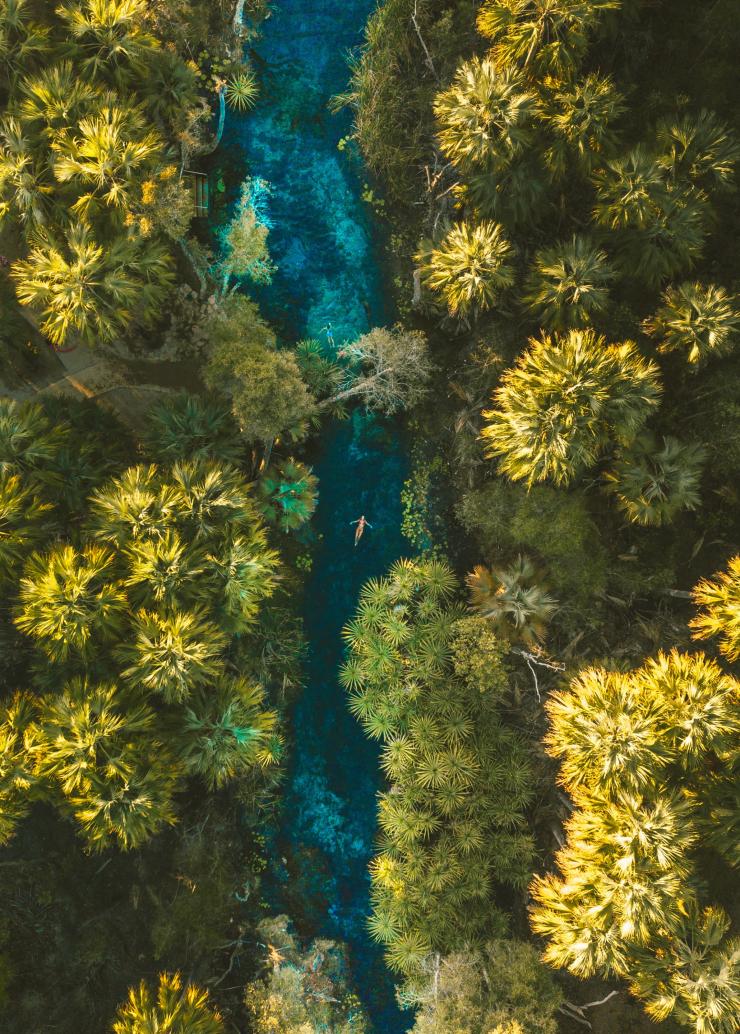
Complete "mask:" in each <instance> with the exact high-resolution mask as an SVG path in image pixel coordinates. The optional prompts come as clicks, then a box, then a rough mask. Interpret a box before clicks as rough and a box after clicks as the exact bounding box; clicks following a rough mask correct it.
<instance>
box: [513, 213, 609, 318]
mask: <svg viewBox="0 0 740 1034" xmlns="http://www.w3.org/2000/svg"><path fill="white" fill-rule="evenodd" d="M613 280H614V273H613V272H612V270H611V268H610V266H609V262H608V260H607V257H606V253H605V252H603V251H601V250H600V249H599V248H597V247H596V246H595V245H594V244H593V243H592V242H591V241H590V240H589V239H588V238H587V237H583V236H580V235H577V234H576V235H574V236H573V239H572V240H571V241H569V242H568V243H563V244H555V245H553V246H551V247H548V248H543V249H542V250H541V251H538V252H537V254H536V255H535V259H534V268H533V269H532V272H531V273H530V275H529V279H528V281H527V294H526V301H527V304H528V306H529V308H530V309H531V310H532V312H533V314H534V316H535V317H536V318H537V319H538V320H540V321H541V324H542V326H544V327H546V328H548V329H552V330H566V329H567V328H569V327H583V326H586V325H588V324H589V323H591V321H592V318H593V317H594V316H596V315H599V314H600V313H603V312H604V310H605V309H606V307H607V304H608V302H609V286H610V284H611V282H612V281H613Z"/></svg>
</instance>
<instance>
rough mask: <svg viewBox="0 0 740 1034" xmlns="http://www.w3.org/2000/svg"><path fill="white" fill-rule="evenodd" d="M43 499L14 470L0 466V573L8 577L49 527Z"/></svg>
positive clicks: (48, 514)
mask: <svg viewBox="0 0 740 1034" xmlns="http://www.w3.org/2000/svg"><path fill="white" fill-rule="evenodd" d="M51 510H52V507H51V504H50V503H45V502H43V501H42V500H41V499H39V497H38V496H37V495H36V493H35V492H34V490H33V488H32V487H31V486H29V485H27V484H24V483H23V480H22V479H21V477H20V476H19V475H18V474H10V473H8V472H7V471H4V470H0V576H1V577H2V578H5V579H10V578H12V577H13V576H14V575H16V574H17V570H18V567H19V566H20V564H21V562H22V561H23V560H24V559H25V558H26V557H27V556H28V554H29V553H30V552H31V550H32V549H33V548H34V546H37V545H39V544H40V543H41V541H42V540H43V539H44V538H45V536H46V535H47V534H48V531H49V517H50V511H51Z"/></svg>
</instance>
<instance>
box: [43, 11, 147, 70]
mask: <svg viewBox="0 0 740 1034" xmlns="http://www.w3.org/2000/svg"><path fill="white" fill-rule="evenodd" d="M58 13H59V16H60V17H61V18H62V19H63V21H64V22H65V23H66V30H67V33H68V35H69V39H70V41H71V43H72V44H73V47H74V53H75V54H76V55H77V54H79V55H80V57H81V58H82V68H83V69H84V70H85V72H86V73H88V74H89V75H90V77H91V78H92V79H93V80H95V79H103V80H108V81H109V82H113V83H115V84H116V85H117V86H119V87H121V86H125V85H127V84H129V83H131V82H132V81H134V80H135V79H136V78H138V77H140V76H143V75H144V73H145V72H146V69H147V66H148V64H149V62H150V61H152V59H153V57H154V56H155V55H156V54H157V52H158V50H159V46H160V45H159V43H158V41H157V40H156V39H155V37H154V36H152V35H151V33H149V32H148V31H147V29H146V25H147V21H148V15H149V12H148V8H147V2H146V0H76V2H74V0H73V2H71V3H67V4H66V5H65V6H61V7H60V8H59V9H58Z"/></svg>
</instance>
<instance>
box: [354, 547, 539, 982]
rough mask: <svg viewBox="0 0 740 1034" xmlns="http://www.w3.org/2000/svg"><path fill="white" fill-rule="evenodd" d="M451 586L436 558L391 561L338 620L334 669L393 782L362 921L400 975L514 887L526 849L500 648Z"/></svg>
mask: <svg viewBox="0 0 740 1034" xmlns="http://www.w3.org/2000/svg"><path fill="white" fill-rule="evenodd" d="M455 589H456V585H455V579H454V576H453V575H452V572H451V571H450V570H449V568H447V567H446V566H444V565H443V564H441V563H438V562H437V561H433V560H429V561H418V562H413V561H399V562H398V563H397V564H396V565H395V566H394V567H393V568H392V569H391V571H390V572H389V574H388V576H387V577H386V578H383V579H381V580H379V581H377V582H371V583H369V584H368V585H367V586H366V587H365V588H364V589H363V591H362V593H361V595H360V604H359V609H358V612H357V617H356V619H355V621H353V622H352V623H351V624H349V625H348V626H347V628H346V629H345V638H346V640H347V643H348V644H349V656H348V660H347V663H346V665H345V667H344V669H343V672H342V681H343V682H344V684H345V685H346V686H347V688H348V690H349V691H350V694H351V695H350V706H351V708H352V710H353V711H354V713H355V714H356V715H357V716H358V718H360V719H361V721H362V722H363V725H364V726H365V729H366V731H367V733H368V735H370V736H372V737H373V738H376V739H379V740H381V741H382V742H383V744H384V747H383V754H382V758H381V766H382V768H383V770H384V772H385V774H386V776H387V778H388V781H389V788H388V790H387V791H386V792H384V793H383V794H382V795H381V798H380V804H379V822H380V830H381V842H380V848H381V850H380V853H379V854H378V855H377V856H376V857H375V858H374V859H373V862H372V865H371V874H372V881H373V916H372V919H371V921H370V929H371V932H372V934H373V936H374V937H376V938H377V939H378V940H379V941H381V942H382V943H383V944H385V945H386V952H387V958H388V961H389V963H390V965H391V966H392V967H393V968H394V969H397V970H399V971H400V972H402V973H404V974H405V975H407V976H409V977H419V976H420V975H421V973H422V972H423V964H424V961H425V959H426V957H427V956H428V954H429V953H430V952H432V951H436V952H440V951H442V952H447V951H453V950H455V949H458V948H461V947H462V946H464V945H465V944H466V943H468V942H469V941H470V940H471V938H475V937H478V936H480V934H481V933H482V932H483V931H484V930H485V929H486V928H487V926H488V925H489V924H490V923H491V921H492V919H491V917H492V912H493V911H494V909H493V905H492V895H493V893H494V889H495V886H496V884H499V883H509V884H513V885H514V886H521V885H522V883H523V881H526V879H527V874H528V871H529V865H530V860H531V851H532V845H531V842H530V839H529V837H528V836H527V835H526V834H525V833H524V832H523V823H524V809H525V808H526V806H527V804H528V803H529V801H530V800H531V796H532V780H531V773H530V764H529V760H528V757H527V751H526V748H525V746H524V744H523V742H522V741H521V739H520V738H519V737H518V736H517V735H516V734H515V733H514V732H512V730H510V729H507V728H506V727H505V726H504V725H502V723H501V716H500V713H499V710H498V707H497V703H498V697H499V696H500V692H501V690H500V685H501V681H502V679H504V678H505V668H504V667H503V664H502V655H501V651H500V649H499V647H498V644H497V642H496V639H495V638H494V637H492V636H491V635H490V633H489V631H488V629H487V626H486V624H485V622H483V621H478V622H476V623H475V624H471V623H470V620H469V619H467V620H465V621H462V622H461V620H460V619H461V617H462V614H461V611H460V609H459V607H458V606H456V605H455V603H454V602H453V600H452V596H453V593H454V592H455ZM461 636H462V637H464V642H465V646H464V648H463V649H460V648H458V649H457V650H456V647H455V644H456V641H457V640H458V638H459V637H461ZM482 676H483V677H482ZM500 922H501V923H502V924H503V923H504V922H505V920H504V919H503V917H502V919H501V921H500Z"/></svg>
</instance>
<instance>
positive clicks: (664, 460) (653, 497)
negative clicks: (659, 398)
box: [605, 434, 706, 525]
mask: <svg viewBox="0 0 740 1034" xmlns="http://www.w3.org/2000/svg"><path fill="white" fill-rule="evenodd" d="M705 457H706V449H704V448H703V447H702V446H701V445H697V444H695V443H691V444H688V445H687V444H684V443H682V442H679V441H678V440H677V439H676V438H671V437H670V436H669V437H666V438H664V439H663V444H662V446H660V447H659V446H658V444H657V442H656V441H655V438H654V437H653V436H652V435H649V434H647V435H641V436H640V437H639V438H638V439H637V440H636V441H635V442H634V443H633V444H632V445H631V446H629V448H628V449H626V450H624V451H622V452H621V453H620V454H619V455H618V456H617V458H616V461H615V463H614V466H613V467H612V469H611V470H610V471H609V472H608V473H607V474H606V475H605V478H606V482H607V484H608V486H609V488H610V489H611V491H613V492H614V494H615V495H616V497H617V501H618V504H619V508H620V509H621V510H622V511H623V512H624V513H625V514H626V515H627V517H628V518H629V520H630V521H632V522H633V523H635V524H643V525H661V524H670V523H671V521H672V520H673V519H674V518H675V516H676V515H677V514H678V513H680V512H681V511H682V510H695V509H696V508H697V506H698V505H699V503H700V502H701V496H700V494H699V485H700V483H701V474H702V466H703V463H704V459H705Z"/></svg>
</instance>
